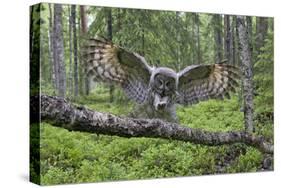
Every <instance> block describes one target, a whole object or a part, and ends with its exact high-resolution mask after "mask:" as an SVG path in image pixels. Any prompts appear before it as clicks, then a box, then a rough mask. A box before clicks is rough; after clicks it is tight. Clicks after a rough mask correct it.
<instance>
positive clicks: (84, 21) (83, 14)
mask: <svg viewBox="0 0 281 188" xmlns="http://www.w3.org/2000/svg"><path fill="white" fill-rule="evenodd" d="M86 9H87V7H86V6H84V5H80V20H81V33H82V36H85V35H86V34H87V32H88V26H87V23H88V18H87V14H86ZM83 68H84V69H83V71H84V74H83V77H84V82H85V94H86V95H89V93H90V81H89V78H88V77H87V74H86V72H87V70H86V67H83Z"/></svg>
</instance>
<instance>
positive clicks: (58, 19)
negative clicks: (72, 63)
mask: <svg viewBox="0 0 281 188" xmlns="http://www.w3.org/2000/svg"><path fill="white" fill-rule="evenodd" d="M53 37H54V38H53V39H54V52H55V53H54V56H55V58H54V59H55V62H56V64H57V76H58V77H57V79H58V95H60V96H65V92H66V75H65V65H64V44H63V28H62V5H61V4H55V5H54V26H53Z"/></svg>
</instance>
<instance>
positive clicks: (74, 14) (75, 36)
mask: <svg viewBox="0 0 281 188" xmlns="http://www.w3.org/2000/svg"><path fill="white" fill-rule="evenodd" d="M71 16H72V18H73V24H72V32H73V52H74V54H73V55H74V68H73V71H74V96H75V97H77V96H78V88H79V86H78V53H77V47H78V46H77V32H76V5H71Z"/></svg>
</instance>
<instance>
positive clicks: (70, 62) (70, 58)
mask: <svg viewBox="0 0 281 188" xmlns="http://www.w3.org/2000/svg"><path fill="white" fill-rule="evenodd" d="M68 10H69V25H68V26H69V27H68V29H69V73H68V75H69V94H70V95H71V96H72V95H73V76H72V75H73V73H72V54H73V49H72V42H73V40H72V28H73V26H72V25H73V24H74V23H73V22H74V19H75V18H73V17H72V14H71V6H70V5H69V6H68Z"/></svg>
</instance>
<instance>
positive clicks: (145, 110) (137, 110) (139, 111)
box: [128, 104, 153, 119]
mask: <svg viewBox="0 0 281 188" xmlns="http://www.w3.org/2000/svg"><path fill="white" fill-rule="evenodd" d="M128 116H129V117H132V118H145V119H147V118H148V119H151V118H153V112H152V110H151V108H149V105H147V104H141V105H136V106H135V107H134V109H133V111H132V112H131V113H129V115H128Z"/></svg>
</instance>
